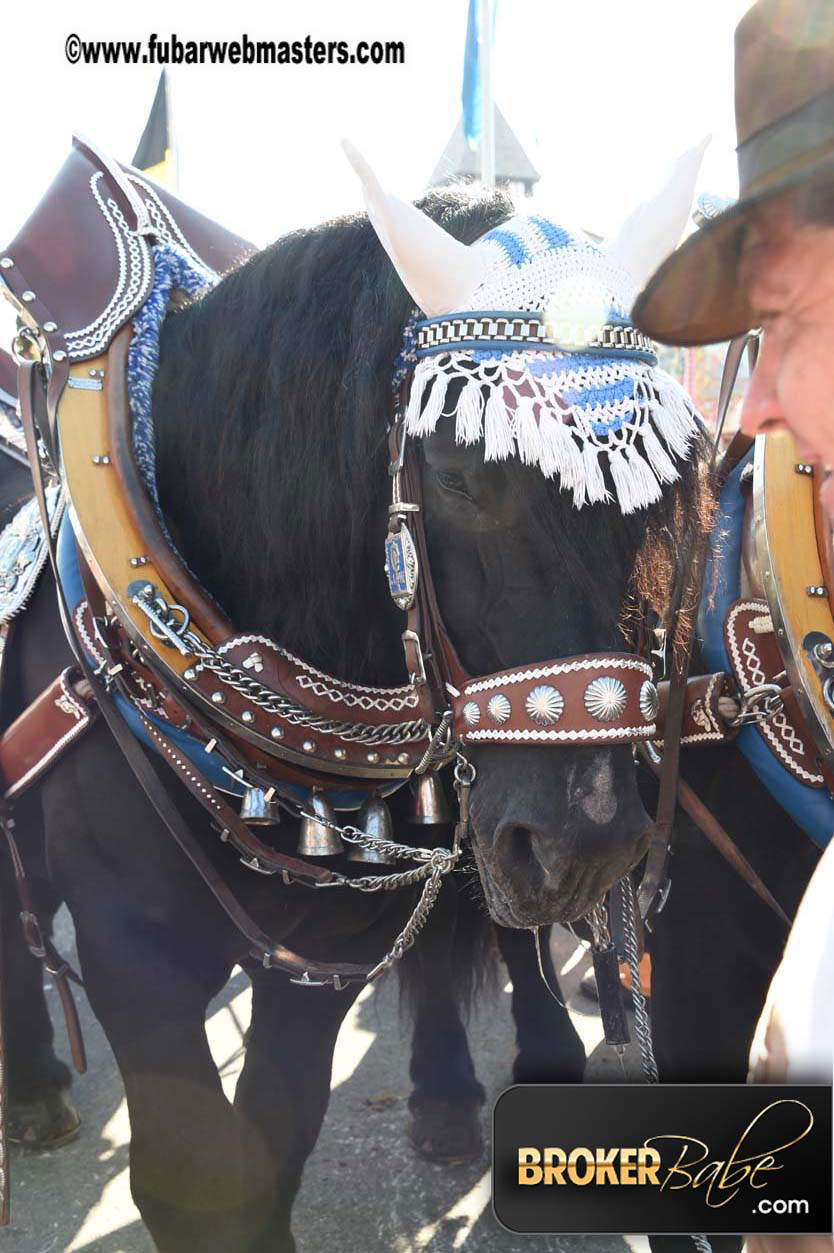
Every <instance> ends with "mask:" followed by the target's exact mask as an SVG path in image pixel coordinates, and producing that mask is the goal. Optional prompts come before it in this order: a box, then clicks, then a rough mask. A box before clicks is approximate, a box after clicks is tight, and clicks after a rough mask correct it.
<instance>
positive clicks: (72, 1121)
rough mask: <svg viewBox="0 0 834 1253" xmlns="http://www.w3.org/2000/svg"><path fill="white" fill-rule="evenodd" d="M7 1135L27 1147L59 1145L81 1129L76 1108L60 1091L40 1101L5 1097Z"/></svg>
mask: <svg viewBox="0 0 834 1253" xmlns="http://www.w3.org/2000/svg"><path fill="white" fill-rule="evenodd" d="M8 1112H9V1121H8V1138H9V1141H10V1142H11V1143H12V1144H20V1145H22V1146H23V1147H24V1148H27V1149H59V1148H60V1147H61V1145H63V1144H69V1142H70V1141H71V1140H74V1139H75V1138H76V1136H77V1135H78V1133H79V1131H80V1130H81V1118H80V1117H79V1114H78V1111H77V1110H76V1108H75V1106H74V1105H73V1104H72V1102H71V1101H70V1099H69V1097H68V1096H67V1095H66V1094H65V1093H64V1092H56V1093H54V1094H53V1095H51V1096H48V1097H44V1098H43V1099H42V1100H40V1101H26V1102H23V1101H20V1102H17V1101H14V1100H12V1101H9V1111H8Z"/></svg>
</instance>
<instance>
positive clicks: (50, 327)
mask: <svg viewBox="0 0 834 1253" xmlns="http://www.w3.org/2000/svg"><path fill="white" fill-rule="evenodd" d="M43 329H44V330H45V331H46V333H47V334H48V335H51V334H52V332H53V331H57V329H58V323H57V322H44V324H43Z"/></svg>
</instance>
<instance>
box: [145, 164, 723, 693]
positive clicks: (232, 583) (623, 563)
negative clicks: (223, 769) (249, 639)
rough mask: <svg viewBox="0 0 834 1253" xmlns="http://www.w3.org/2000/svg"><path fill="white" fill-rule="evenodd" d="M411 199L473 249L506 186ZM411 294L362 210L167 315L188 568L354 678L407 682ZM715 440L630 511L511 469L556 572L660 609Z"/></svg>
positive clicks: (170, 498)
mask: <svg viewBox="0 0 834 1253" xmlns="http://www.w3.org/2000/svg"><path fill="white" fill-rule="evenodd" d="M420 208H422V209H423V210H424V211H425V212H426V213H427V214H429V216H430V217H432V218H434V219H435V220H436V221H438V222H440V223H441V224H442V225H443V226H444V227H445V229H447V230H448V231H449V232H450V233H451V234H452V235H454V236H455V237H456V238H458V239H461V240H462V241H463V242H465V243H469V242H472V241H473V240H475V239H477V238H479V237H480V236H481V235H483V234H484V233H485V232H486V231H487V230H489V229H491V228H492V227H493V226H495V225H497V224H498V223H500V222H502V221H504V220H506V219H507V218H508V217H510V216H511V215H512V213H513V211H514V210H513V206H512V203H511V201H510V200H509V198H508V197H507V196H505V195H504V194H503V193H500V192H496V193H493V194H491V195H484V194H477V193H474V192H473V191H472V190H471V189H466V188H460V187H458V188H442V189H439V190H435V191H432V192H431V193H430V194H429V195H427V196H426V197H425V198H424V199H423V200H422V201H421V202H420ZM411 308H412V302H411V300H410V298H409V296H408V294H407V293H406V291H405V289H404V288H403V286H402V284H401V283H400V280H399V279H398V278H397V276H396V274H395V272H394V270H393V267H392V266H391V263H390V262H389V260H388V258H387V256H386V255H385V253H384V251H383V249H382V247H381V245H380V244H379V242H378V240H377V237H376V235H375V234H374V231H373V229H372V228H371V226H370V223H369V222H368V219H367V217H366V216H365V215H364V214H363V215H355V216H351V217H344V218H339V219H337V220H335V221H332V222H329V223H325V224H324V225H321V226H318V227H316V228H313V229H308V230H300V231H296V232H294V233H292V234H290V235H287V236H285V237H284V238H282V239H279V240H278V241H277V242H276V243H275V244H273V245H272V246H271V247H269V248H266V249H265V250H264V251H262V252H260V253H257V254H256V255H255V256H254V257H252V258H251V259H250V260H249V261H247V262H246V263H245V264H243V265H242V266H241V267H240V268H239V269H237V270H235V271H233V272H232V273H230V274H228V275H227V276H226V277H225V278H224V279H223V280H222V281H221V282H220V283H219V284H218V286H217V287H216V288H214V289H213V290H212V291H211V292H209V293H208V294H207V295H206V296H204V297H203V298H201V299H198V300H196V301H194V302H192V303H190V304H186V305H185V307H184V308H182V309H181V310H178V311H176V312H172V313H171V315H170V316H169V317H168V318H167V319H166V321H165V324H164V326H163V332H162V340H161V356H160V368H159V371H158V374H157V378H156V382H155V385H154V395H153V406H154V420H155V425H156V437H157V482H158V487H159V494H160V500H161V504H162V508H163V511H164V513H165V516H166V520H167V523H168V526H169V529H170V531H171V533H172V536H173V538H174V540H175V542H176V543H177V546H178V547H179V549H180V551H181V552H182V553H183V555H184V557H185V559H186V561H187V562H188V564H189V566H190V568H191V569H192V571H193V572H194V573H195V574H196V576H197V577H198V578H199V579H200V581H201V582H202V583H203V585H204V586H205V587H206V588H207V589H208V591H209V592H210V593H211V594H212V595H213V596H214V597H215V599H216V600H217V602H218V603H219V604H220V605H222V606H223V608H224V610H225V611H226V613H227V614H228V616H229V618H230V619H231V621H232V622H234V623H235V626H236V628H237V629H238V630H241V631H252V632H258V633H262V634H265V635H268V636H270V637H271V638H273V639H275V640H277V641H278V642H280V643H281V644H282V645H283V646H284V647H286V648H288V649H290V650H291V651H293V652H295V653H298V654H300V655H301V656H303V657H304V658H305V659H307V660H308V661H310V662H312V663H313V664H315V665H318V666H319V667H321V668H322V669H324V670H326V671H328V672H330V673H332V674H335V675H339V676H342V677H346V678H350V679H352V680H354V681H357V682H367V683H391V684H394V683H399V682H402V681H403V678H404V666H403V658H402V650H401V647H400V643H399V634H400V631H401V630H402V622H401V614H400V612H399V611H398V610H397V609H396V608H395V607H394V605H393V603H392V602H391V599H390V596H389V594H388V588H387V582H386V580H385V579H384V577H382V574H381V566H382V562H383V538H384V534H385V525H386V516H387V506H388V500H389V492H390V480H389V477H388V474H387V464H388V449H387V428H388V424H389V423H390V420H391V416H392V410H393V396H392V390H391V376H392V371H393V365H394V360H395V358H396V356H397V353H398V351H399V348H400V344H401V339H402V332H403V328H404V326H405V323H406V322H407V320H408V317H409V314H410V312H411ZM704 448H705V445H704V446H703V447H699V448H698V449H697V450H696V454H695V455H693V458H692V460H691V461H689V462H688V463H686V464H685V465H683V466H681V479H680V480H679V482H678V483H676V484H675V485H673V486H672V487H671V488H667V489H666V490H665V491H664V494H663V499H662V500H661V501H660V502H658V504H656V505H654V506H652V507H651V508H650V509H648V510H643V511H639V512H638V513H635V514H632V515H630V516H629V517H623V516H622V515H621V514H620V513H619V511H618V510H617V508H616V506H615V505H594V506H592V507H587V506H586V508H585V509H583V510H581V511H579V512H577V511H576V510H575V509H573V507H572V504H571V500H570V493H567V492H563V491H559V490H558V488H557V487H556V486H555V485H554V484H553V483H552V482H550V481H548V480H545V479H544V477H543V476H542V475H541V473H540V471H538V470H537V469H534V468H531V467H525V466H522V465H521V464H520V463H518V464H517V465H515V466H512V468H511V469H510V472H512V473H517V474H518V475H519V476H520V480H523V481H524V498H525V499H527V500H529V509H530V525H531V526H532V525H535V526H538V527H539V528H544V529H545V532H546V534H547V536H548V539H549V541H550V543H551V544H552V552H553V556H554V560H555V561H557V562H558V565H559V569H560V571H561V572H562V574H563V577H564V581H565V583H566V584H568V585H573V586H576V587H577V588H580V589H582V591H583V592H584V594H586V595H587V597H588V598H589V600H590V601H591V603H595V604H596V605H597V607H598V609H599V610H600V612H601V613H603V614H605V615H607V617H606V618H605V620H607V621H611V622H612V623H613V622H616V621H618V620H619V621H621V622H622V623H623V624H624V625H623V629H624V632H625V631H627V629H628V627H627V621H626V619H627V616H628V612H629V606H630V604H631V603H632V602H634V601H636V600H638V599H639V600H640V601H643V602H645V601H648V602H649V603H650V604H651V605H652V606H653V607H654V608H655V609H656V610H657V612H658V613H661V614H662V607H663V604H664V603H665V602H666V601H668V598H669V596H670V594H671V589H672V587H673V584H674V582H675V578H676V576H677V574H678V572H679V567H680V565H681V554H682V553H683V552H685V551H686V538H687V532H689V531H690V530H691V528H692V527H696V528H698V529H700V528H702V527H703V526H706V525H708V521H709V507H708V503H707V502H708V500H709V491H708V489H707V486H706V484H705V479H704V474H703V472H702V466H703V452H704ZM506 464H507V465H508V466H510V465H511V463H506ZM635 554H636V555H637V560H636V564H635ZM630 573H632V596H631V598H630V599H629V601H628V602H627V604H626V607H625V610H624V607H623V599H624V583H626V582H627V581H628V577H629V574H630ZM624 574H625V578H624V577H623V576H624ZM561 578H562V575H560V581H561Z"/></svg>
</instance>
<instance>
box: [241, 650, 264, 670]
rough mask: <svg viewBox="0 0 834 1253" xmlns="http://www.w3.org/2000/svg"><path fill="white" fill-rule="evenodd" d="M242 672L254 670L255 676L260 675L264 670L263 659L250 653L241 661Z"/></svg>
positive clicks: (259, 655)
mask: <svg viewBox="0 0 834 1253" xmlns="http://www.w3.org/2000/svg"><path fill="white" fill-rule="evenodd" d="M243 668H244V670H254V671H255V674H260V673H261V671H262V670H263V668H264V661H263V657H262V656H261V654H260V653H250V654H249V656H248V657H244V659H243Z"/></svg>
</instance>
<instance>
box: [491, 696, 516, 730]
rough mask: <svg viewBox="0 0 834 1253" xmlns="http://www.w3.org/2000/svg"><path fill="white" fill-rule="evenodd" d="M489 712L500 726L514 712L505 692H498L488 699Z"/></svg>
mask: <svg viewBox="0 0 834 1253" xmlns="http://www.w3.org/2000/svg"><path fill="white" fill-rule="evenodd" d="M487 713H488V714H489V716H490V718H491V719H492V721H493V722H497V723H498V725H499V726H500V725H501V723H502V722H506V721H507V719H508V718H509V716H510V714H511V713H512V706H511V704H510V702H509V701H508V700H507V697H506V696H505V695H504V693H503V692H496V694H495V696H490V698H489V700H488V701H487Z"/></svg>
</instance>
